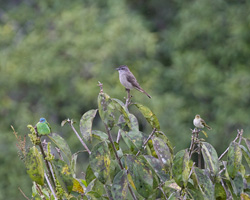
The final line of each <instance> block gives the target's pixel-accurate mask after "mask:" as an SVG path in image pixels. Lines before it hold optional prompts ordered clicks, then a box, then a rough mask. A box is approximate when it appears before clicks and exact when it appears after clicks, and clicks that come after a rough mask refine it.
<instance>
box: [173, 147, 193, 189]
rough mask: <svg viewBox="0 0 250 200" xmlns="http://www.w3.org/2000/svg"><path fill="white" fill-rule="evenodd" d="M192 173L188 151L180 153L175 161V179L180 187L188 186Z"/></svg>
mask: <svg viewBox="0 0 250 200" xmlns="http://www.w3.org/2000/svg"><path fill="white" fill-rule="evenodd" d="M189 173H190V166H189V155H188V151H187V149H186V150H181V151H179V152H178V153H177V154H176V155H175V157H174V159H173V177H174V180H175V181H176V183H177V184H178V185H179V186H181V187H182V186H186V185H187V181H188V176H189Z"/></svg>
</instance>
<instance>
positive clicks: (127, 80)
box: [116, 65, 151, 98]
mask: <svg viewBox="0 0 250 200" xmlns="http://www.w3.org/2000/svg"><path fill="white" fill-rule="evenodd" d="M116 70H118V72H119V79H120V82H121V84H122V85H123V86H124V87H125V88H126V90H131V89H133V88H134V89H137V90H139V91H140V92H142V93H144V94H146V95H147V96H148V97H149V98H151V96H150V95H149V94H148V93H147V92H146V91H145V90H143V89H142V88H141V86H140V85H139V83H138V82H137V80H136V78H135V76H134V75H133V74H132V72H131V71H130V70H129V68H128V66H126V65H122V66H120V67H118V68H116Z"/></svg>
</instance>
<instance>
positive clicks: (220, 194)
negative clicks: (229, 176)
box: [214, 183, 227, 199]
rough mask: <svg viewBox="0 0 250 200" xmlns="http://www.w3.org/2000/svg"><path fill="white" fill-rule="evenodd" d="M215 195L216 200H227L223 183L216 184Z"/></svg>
mask: <svg viewBox="0 0 250 200" xmlns="http://www.w3.org/2000/svg"><path fill="white" fill-rule="evenodd" d="M214 193H215V198H216V199H227V194H226V191H225V189H224V188H223V186H222V185H221V183H215V187H214Z"/></svg>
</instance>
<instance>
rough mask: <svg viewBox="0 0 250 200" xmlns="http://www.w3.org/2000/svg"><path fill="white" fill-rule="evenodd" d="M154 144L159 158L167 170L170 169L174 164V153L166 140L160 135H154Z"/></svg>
mask: <svg viewBox="0 0 250 200" xmlns="http://www.w3.org/2000/svg"><path fill="white" fill-rule="evenodd" d="M152 142H153V146H154V149H155V152H156V154H157V156H158V158H159V160H160V161H161V162H162V163H163V164H164V166H165V168H166V169H167V170H170V168H171V165H172V155H171V152H170V149H169V147H168V145H167V144H166V143H164V141H163V140H162V139H160V138H158V137H155V136H153V137H152Z"/></svg>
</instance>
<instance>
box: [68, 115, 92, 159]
mask: <svg viewBox="0 0 250 200" xmlns="http://www.w3.org/2000/svg"><path fill="white" fill-rule="evenodd" d="M67 122H68V123H69V124H70V126H71V128H72V130H73V131H74V132H75V134H76V136H77V137H78V139H79V140H80V142H81V143H82V146H83V147H84V148H85V149H86V150H87V152H88V153H89V155H90V154H91V151H90V150H89V148H88V146H87V145H86V144H85V143H84V142H83V140H82V138H81V137H80V135H79V134H78V132H77V131H76V129H75V127H74V126H73V120H70V119H68V120H67Z"/></svg>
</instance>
